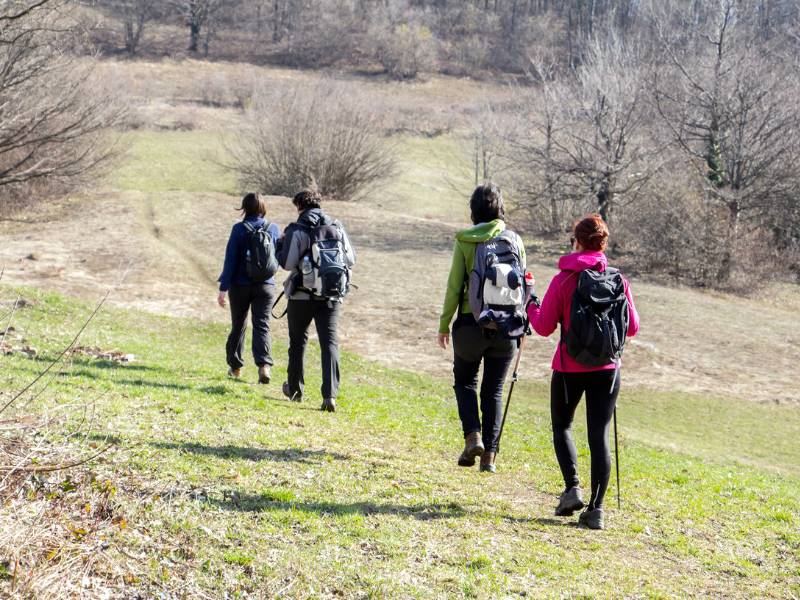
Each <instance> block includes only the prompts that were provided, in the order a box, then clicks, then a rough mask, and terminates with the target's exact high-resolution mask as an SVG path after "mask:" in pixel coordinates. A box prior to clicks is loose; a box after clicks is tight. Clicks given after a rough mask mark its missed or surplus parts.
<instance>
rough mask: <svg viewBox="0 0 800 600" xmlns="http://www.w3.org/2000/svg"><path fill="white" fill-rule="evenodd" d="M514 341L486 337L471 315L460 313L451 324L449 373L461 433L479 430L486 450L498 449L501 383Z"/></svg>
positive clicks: (508, 363) (511, 355) (500, 418)
mask: <svg viewBox="0 0 800 600" xmlns="http://www.w3.org/2000/svg"><path fill="white" fill-rule="evenodd" d="M515 347H516V344H515V343H514V342H513V341H512V340H506V339H502V338H499V337H498V338H494V339H489V338H486V337H485V336H484V334H483V332H482V331H481V328H480V327H478V325H477V324H476V323H475V319H474V318H472V315H465V314H461V315H459V316H458V319H456V322H455V323H454V324H453V377H454V379H455V384H454V385H453V389H454V390H455V392H456V402H458V416H459V417H460V418H461V426H462V428H463V429H464V437H466V436H468V435H469V434H470V433H474V432H476V431H480V432H482V433H481V437H482V438H483V446H484V448H485V449H486V450H487V451H491V452H497V451H498V443H499V440H498V436H499V435H500V424H501V422H502V420H503V383H504V382H505V379H506V373H508V367H509V365H510V364H511V359H512V358H513V357H514V349H515ZM481 361H483V379H482V381H481V391H480V397H481V413H482V414H483V424H482V425H481V418H480V415H479V414H478V370H479V369H480V366H481Z"/></svg>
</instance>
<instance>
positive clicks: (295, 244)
mask: <svg viewBox="0 0 800 600" xmlns="http://www.w3.org/2000/svg"><path fill="white" fill-rule="evenodd" d="M326 219H329V217H327V215H325V213H324V212H322V209H320V208H311V209H309V210H306V211H305V212H303V213H302V214H301V215H300V216H299V217H298V219H297V222H295V223H291V224H290V225H289V226H288V227H286V229H285V230H284V232H283V237H282V238H281V240H280V242H279V245H278V262H279V263H280V265H281V267H283V268H284V269H286V270H287V271H290V275H289V277H287V278H286V281H284V282H283V289H284V291H285V292H286V296H287V298H289V300H311V299H312V297H311V294H309V293H308V292H304V291H301V290H298V289H296V288H297V285H296V282H297V279H298V278H301V277H302V273H301V271H300V266H301V265H300V263H301V261H302V260H303V257H304V256H305V255H306V254H308V252H309V251H310V250H311V237H310V236H309V234H308V229H311V228H314V227H316V226H317V225H319V224H320V223H322V222H323V221H325V220H326ZM334 223H338V221H334ZM338 224H339V225H341V223H338ZM342 232H343V237H344V249H345V259H346V262H347V266H348V267H349V268H352V267H353V266H354V265H355V264H356V252H355V250H354V249H353V245H352V244H351V243H350V238H349V237H348V235H347V232H346V231H345V230H344V227H342Z"/></svg>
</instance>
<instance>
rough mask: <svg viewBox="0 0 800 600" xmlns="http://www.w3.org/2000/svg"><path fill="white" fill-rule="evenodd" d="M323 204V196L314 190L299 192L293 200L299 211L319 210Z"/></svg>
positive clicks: (308, 189)
mask: <svg viewBox="0 0 800 600" xmlns="http://www.w3.org/2000/svg"><path fill="white" fill-rule="evenodd" d="M321 202H322V194H320V193H319V192H318V191H317V190H315V189H313V188H306V189H304V190H301V191H299V192H297V193H296V194H295V195H294V198H292V204H294V205H295V206H296V207H297V210H308V209H309V208H319V205H320V203H321Z"/></svg>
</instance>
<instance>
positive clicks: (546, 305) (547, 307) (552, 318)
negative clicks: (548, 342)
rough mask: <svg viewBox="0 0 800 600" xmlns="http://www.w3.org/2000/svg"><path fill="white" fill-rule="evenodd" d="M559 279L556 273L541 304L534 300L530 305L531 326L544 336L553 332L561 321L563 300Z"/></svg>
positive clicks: (529, 317)
mask: <svg viewBox="0 0 800 600" xmlns="http://www.w3.org/2000/svg"><path fill="white" fill-rule="evenodd" d="M558 279H559V277H558V275H556V276H555V277H553V279H552V280H551V281H550V285H549V286H548V288H547V292H546V293H545V295H544V300H542V305H541V306H536V305H535V304H534V303H533V302H531V303H530V304H529V305H528V319H529V320H530V323H531V327H533V330H534V331H535V332H536V333H538V334H539V335H541V336H542V337H547V336H548V335H550V334H551V333H553V332H554V331H555V330H556V327H558V324H559V323H560V322H561V317H562V315H561V307H562V305H563V301H562V298H561V284H560V283H559V281H558Z"/></svg>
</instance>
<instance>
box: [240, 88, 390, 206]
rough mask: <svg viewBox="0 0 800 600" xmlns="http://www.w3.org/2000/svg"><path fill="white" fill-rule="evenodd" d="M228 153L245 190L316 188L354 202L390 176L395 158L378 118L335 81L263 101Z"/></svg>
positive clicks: (278, 191) (278, 192)
mask: <svg viewBox="0 0 800 600" xmlns="http://www.w3.org/2000/svg"><path fill="white" fill-rule="evenodd" d="M248 117H249V118H248V120H247V124H246V125H245V126H244V127H243V129H242V130H241V131H240V132H239V135H238V137H237V139H236V141H235V143H234V144H233V145H232V146H231V147H230V151H231V153H232V155H233V156H234V159H235V160H234V165H233V167H232V168H233V169H234V170H236V171H237V172H238V173H239V177H240V181H241V184H242V186H243V187H246V188H248V189H252V188H255V189H257V190H259V191H261V192H264V193H268V194H276V195H291V194H293V193H294V192H296V191H297V190H298V189H300V188H302V187H304V186H306V185H309V184H310V183H311V182H312V181H314V182H316V184H317V185H318V186H319V188H320V191H321V192H322V193H323V194H324V195H325V196H328V197H331V198H335V199H338V200H356V199H359V198H361V197H363V196H364V195H365V194H366V193H368V192H369V191H370V190H371V189H372V188H374V186H376V185H377V184H379V183H381V182H382V181H384V180H385V179H386V178H388V177H389V176H391V175H392V174H393V173H394V170H395V158H394V154H393V152H392V149H391V147H390V146H389V145H388V144H387V142H386V140H385V139H384V138H383V137H382V135H381V129H380V126H379V122H378V119H377V115H375V114H374V113H373V111H371V110H370V108H369V106H368V105H367V103H366V102H364V101H361V100H359V99H358V98H356V97H354V95H353V93H352V89H345V88H343V87H342V86H341V85H336V84H334V83H332V82H325V83H322V84H319V85H318V86H317V87H315V88H311V89H309V88H308V87H303V88H300V87H297V88H295V89H293V90H290V91H288V92H281V93H276V94H274V95H273V96H272V97H270V96H268V95H266V94H265V95H261V96H260V100H259V101H258V102H257V103H256V105H255V106H254V107H253V108H252V109H251V110H250V112H249V114H248Z"/></svg>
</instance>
